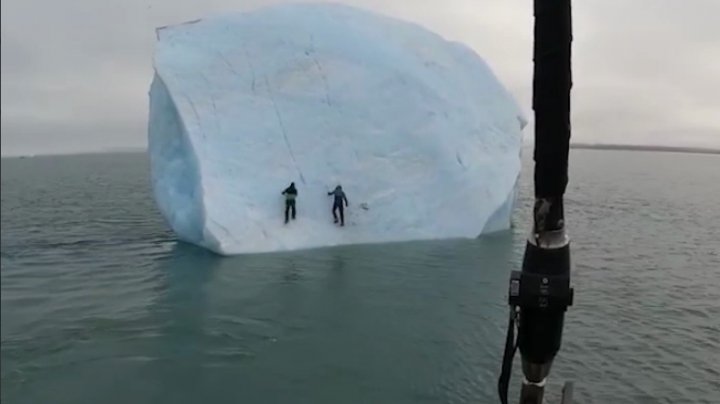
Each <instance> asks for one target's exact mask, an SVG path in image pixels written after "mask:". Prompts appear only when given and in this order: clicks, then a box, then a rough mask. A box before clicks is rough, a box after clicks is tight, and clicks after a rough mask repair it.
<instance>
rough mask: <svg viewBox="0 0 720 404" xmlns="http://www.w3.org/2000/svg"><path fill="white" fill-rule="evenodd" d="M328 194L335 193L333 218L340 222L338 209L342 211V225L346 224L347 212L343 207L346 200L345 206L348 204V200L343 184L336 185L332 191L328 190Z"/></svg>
mask: <svg viewBox="0 0 720 404" xmlns="http://www.w3.org/2000/svg"><path fill="white" fill-rule="evenodd" d="M328 195H333V196H334V198H333V208H332V214H333V218H334V219H335V223H337V222H338V217H337V213H336V212H337V211H340V226H345V212H344V209H343V202H345V206H348V200H347V197H345V192H343V189H342V186H340V185H338V186H337V187H335V190H334V191H332V192H328Z"/></svg>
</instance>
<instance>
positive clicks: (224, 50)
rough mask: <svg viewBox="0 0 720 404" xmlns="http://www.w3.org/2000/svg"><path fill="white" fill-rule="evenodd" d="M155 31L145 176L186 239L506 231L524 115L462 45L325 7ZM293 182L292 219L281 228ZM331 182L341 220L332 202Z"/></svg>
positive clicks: (349, 238) (231, 249)
mask: <svg viewBox="0 0 720 404" xmlns="http://www.w3.org/2000/svg"><path fill="white" fill-rule="evenodd" d="M157 38H158V40H157V47H156V53H155V60H154V66H155V77H154V80H153V82H152V85H151V89H150V116H149V154H150V161H151V170H152V185H153V190H154V196H155V200H156V202H157V205H158V207H159V209H160V212H161V213H162V214H163V216H164V217H165V219H166V220H167V222H168V223H169V225H170V226H171V228H172V229H173V231H174V232H175V233H176V234H177V235H178V237H179V238H180V239H182V240H184V241H187V242H191V243H194V244H197V245H200V246H203V247H206V248H208V249H210V250H213V251H215V252H217V253H220V254H228V255H229V254H240V253H254V252H269V251H281V250H293V249H303V248H312V247H321V246H332V245H341V244H352V243H378V242H391V241H404V240H421V239H438V238H464V237H477V236H478V235H480V234H482V233H487V232H491V231H497V230H503V229H507V228H509V226H510V216H511V214H512V211H513V205H514V202H515V195H516V190H517V179H518V176H519V173H520V149H521V143H522V129H523V127H524V126H525V124H526V121H525V119H524V118H523V116H522V114H521V112H520V111H519V109H518V107H517V105H516V103H515V101H514V100H513V99H512V97H511V96H510V95H509V93H508V92H507V91H506V89H505V88H504V87H503V86H502V85H501V84H500V83H499V82H498V80H497V79H496V78H495V76H494V75H493V73H492V72H491V70H490V68H489V67H488V66H487V65H486V64H485V62H484V61H483V60H482V59H481V58H480V57H479V56H478V55H477V54H475V53H474V52H473V51H472V50H470V49H469V48H467V47H465V46H463V45H461V44H458V43H455V42H449V41H447V40H445V39H443V38H441V37H440V36H438V35H436V34H434V33H431V32H429V31H427V30H425V29H424V28H422V27H419V26H417V25H414V24H411V23H407V22H403V21H399V20H396V19H392V18H388V17H384V16H380V15H377V14H374V13H371V12H368V11H363V10H359V9H355V8H352V7H347V6H340V5H331V4H310V5H299V4H294V5H284V6H275V7H269V8H264V9H260V10H257V11H253V12H249V13H235V14H225V15H217V16H213V17H210V18H205V19H202V20H196V21H191V22H187V23H184V24H179V25H175V26H168V27H162V28H159V29H158V30H157ZM292 181H294V182H295V183H296V185H297V188H298V191H299V195H298V199H297V208H298V216H297V220H295V221H291V222H290V223H289V224H287V225H285V224H284V223H283V221H284V217H283V209H284V198H283V196H282V195H281V194H280V193H281V192H282V190H283V189H284V188H285V187H286V186H287V185H288V184H289V183H290V182H292ZM337 184H342V186H343V188H344V190H345V192H346V194H347V197H348V199H349V201H350V207H349V208H348V210H347V212H346V215H347V219H346V226H345V227H338V226H337V225H335V224H333V220H332V214H331V204H332V201H331V200H330V197H329V196H328V195H327V193H328V191H330V190H332V189H333V188H334V187H335V186H336V185H337Z"/></svg>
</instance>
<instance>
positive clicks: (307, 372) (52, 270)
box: [0, 150, 720, 404]
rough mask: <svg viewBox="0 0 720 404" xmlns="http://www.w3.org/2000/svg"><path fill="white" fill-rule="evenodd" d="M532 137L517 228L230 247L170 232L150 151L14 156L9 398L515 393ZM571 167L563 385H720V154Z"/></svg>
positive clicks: (626, 389)
mask: <svg viewBox="0 0 720 404" xmlns="http://www.w3.org/2000/svg"><path fill="white" fill-rule="evenodd" d="M529 155H530V153H526V156H525V159H526V164H525V166H524V167H525V168H524V170H525V171H524V175H523V179H524V182H523V184H522V187H523V188H522V193H521V199H520V204H519V206H518V210H517V212H516V221H515V222H516V226H515V227H514V228H513V229H512V230H510V231H507V232H503V233H500V234H497V235H494V236H491V237H484V238H481V239H478V240H445V241H432V242H411V243H399V244H392V245H365V246H351V247H340V248H329V249H319V250H311V251H301V252H291V253H281V254H262V255H251V256H241V257H233V258H221V257H218V256H215V255H213V254H211V253H208V252H205V251H204V250H201V249H199V248H195V247H192V246H190V245H186V244H183V243H179V242H178V241H176V239H175V237H174V235H173V233H172V232H171V231H169V230H168V228H167V226H166V225H165V223H164V222H163V220H162V218H161V216H160V215H159V213H158V211H157V210H156V208H155V206H154V202H153V200H152V197H151V192H150V186H149V174H148V169H149V168H148V163H147V158H146V156H145V155H143V154H107V155H82V156H58V157H36V158H27V159H18V158H12V159H2V169H1V170H0V173H1V174H2V193H1V195H2V202H1V206H2V226H1V229H2V269H1V272H0V273H1V275H2V278H1V282H2V304H1V305H0V307H1V310H2V312H1V315H2V328H1V329H2V356H1V358H0V359H1V362H2V380H1V382H2V388H1V390H0V391H1V394H2V396H1V401H2V403H3V404H22V403H33V404H46V403H73V404H83V403H88V404H89V403H107V404H111V403H118V404H126V403H133V404H141V403H160V404H163V403H168V404H170V403H172V404H181V403H263V404H264V403H393V404H401V403H496V402H499V401H498V399H497V395H496V381H497V376H498V373H499V369H500V362H501V357H502V351H503V346H504V338H505V327H506V318H507V306H506V289H507V282H508V277H509V273H510V271H511V270H512V269H516V268H518V267H519V263H520V261H521V259H522V253H523V246H524V239H525V236H526V233H527V230H528V225H529V213H530V202H531V194H532V188H531V183H530V180H531V178H532V172H531V169H532V165H531V161H530V156H529ZM570 177H571V179H570V180H571V183H570V186H569V190H568V194H567V202H566V209H567V220H568V225H569V228H570V232H571V233H570V234H571V237H572V240H573V244H572V246H573V250H572V254H573V256H572V257H573V273H572V275H573V284H574V287H575V289H576V291H575V305H574V306H573V307H571V309H570V310H569V311H568V313H567V316H566V323H565V332H564V337H563V346H562V350H561V352H560V354H559V356H558V357H557V358H556V361H555V365H554V367H553V371H552V373H551V377H550V380H549V384H548V393H547V395H546V396H547V398H548V402H549V403H552V402H558V400H557V399H558V397H559V393H560V389H561V385H562V383H563V382H564V381H565V380H573V381H574V382H575V393H576V394H575V398H576V402H578V403H586V404H587V403H601V404H606V403H718V402H720V156H717V155H699V154H682V153H652V152H626V151H593V150H573V151H572V152H571V171H570ZM280 214H281V212H278V215H280ZM428 220H432V218H428ZM519 368H520V366H519V361H518V360H517V359H516V362H515V367H514V371H515V372H514V376H513V380H512V384H513V390H512V391H511V397H514V398H516V397H517V396H516V394H517V386H518V385H519V384H520V381H521V377H520V372H519ZM514 401H516V400H514Z"/></svg>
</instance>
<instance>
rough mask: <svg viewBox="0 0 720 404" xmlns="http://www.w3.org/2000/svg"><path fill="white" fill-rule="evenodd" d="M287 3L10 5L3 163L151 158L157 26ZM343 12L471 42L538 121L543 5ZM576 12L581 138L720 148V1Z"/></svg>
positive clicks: (596, 4)
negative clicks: (99, 154)
mask: <svg viewBox="0 0 720 404" xmlns="http://www.w3.org/2000/svg"><path fill="white" fill-rule="evenodd" d="M287 2H290V1H287V0H286V1H282V0H236V1H231V0H192V1H190V0H104V1H98V0H64V1H56V0H3V1H2V13H1V14H0V15H1V16H2V58H0V60H1V62H2V87H1V88H2V154H3V155H16V154H35V153H38V154H40V153H66V152H73V151H90V150H104V149H113V148H125V147H144V146H145V144H146V136H147V132H146V126H147V112H148V96H147V93H148V89H149V85H150V81H151V79H152V52H153V47H154V41H155V34H154V28H155V27H157V26H161V25H167V24H173V23H178V22H182V21H186V20H191V19H195V18H198V17H202V16H204V15H207V14H208V13H212V12H219V11H226V10H247V9H252V8H256V7H258V6H262V5H267V4H274V3H287ZM341 2H344V3H348V4H352V5H358V6H362V7H364V8H368V9H372V10H376V11H379V12H382V13H384V14H389V15H392V16H396V17H399V18H402V19H405V20H410V21H414V22H417V23H420V24H422V25H424V26H425V27H427V28H429V29H431V30H433V31H435V32H437V33H439V34H441V35H443V36H444V37H446V38H448V39H452V40H458V41H461V42H464V43H466V44H468V45H469V46H471V47H472V48H474V49H475V50H476V51H477V52H478V54H480V56H482V57H483V58H484V59H485V60H486V61H487V62H488V63H489V64H490V65H491V66H492V68H493V70H494V71H495V73H496V74H497V75H498V76H499V78H500V79H501V81H502V82H503V84H504V85H505V86H506V87H507V88H508V89H509V90H510V91H511V92H512V93H513V94H514V95H515V97H516V98H517V100H518V102H519V103H520V105H521V107H522V108H523V109H524V110H525V113H526V115H527V116H528V117H531V116H532V111H531V109H530V96H531V85H532V27H533V18H532V1H531V0H523V1H519V0H443V1H440V0H345V1H341ZM573 7H574V21H573V24H574V38H575V40H574V42H573V69H574V71H573V75H574V82H575V83H574V88H573V138H574V140H575V141H577V142H602V143H632V144H660V145H679V146H701V147H703V146H704V147H715V148H720V98H718V93H719V92H720V23H718V21H720V20H719V18H720V17H718V16H720V1H719V0H686V1H679V0H633V1H627V0H576V1H574V6H573ZM531 137H532V129H531V127H529V128H528V129H527V130H526V138H528V139H530V138H531Z"/></svg>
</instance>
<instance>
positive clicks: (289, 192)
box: [282, 182, 298, 223]
mask: <svg viewBox="0 0 720 404" xmlns="http://www.w3.org/2000/svg"><path fill="white" fill-rule="evenodd" d="M282 194H283V195H285V223H287V222H288V220H289V219H290V217H289V214H290V210H292V219H293V220H295V213H296V210H295V198H297V194H298V191H297V188H295V183H294V182H291V183H290V186H289V187H287V188H285V190H284V191H282Z"/></svg>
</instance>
